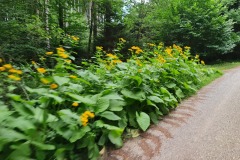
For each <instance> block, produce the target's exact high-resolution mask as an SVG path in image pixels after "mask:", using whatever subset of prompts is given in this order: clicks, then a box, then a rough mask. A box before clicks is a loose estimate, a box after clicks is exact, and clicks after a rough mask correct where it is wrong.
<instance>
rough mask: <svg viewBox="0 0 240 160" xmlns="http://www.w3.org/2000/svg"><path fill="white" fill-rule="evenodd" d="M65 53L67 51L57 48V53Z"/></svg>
mask: <svg viewBox="0 0 240 160" xmlns="http://www.w3.org/2000/svg"><path fill="white" fill-rule="evenodd" d="M64 51H65V49H63V48H62V47H59V48H57V52H64Z"/></svg>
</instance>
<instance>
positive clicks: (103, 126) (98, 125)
mask: <svg viewBox="0 0 240 160" xmlns="http://www.w3.org/2000/svg"><path fill="white" fill-rule="evenodd" d="M94 124H95V125H96V127H99V128H106V129H108V130H117V131H119V132H123V129H122V128H119V127H116V126H113V125H109V124H106V123H104V122H103V121H102V120H97V121H96V122H95V123H94Z"/></svg>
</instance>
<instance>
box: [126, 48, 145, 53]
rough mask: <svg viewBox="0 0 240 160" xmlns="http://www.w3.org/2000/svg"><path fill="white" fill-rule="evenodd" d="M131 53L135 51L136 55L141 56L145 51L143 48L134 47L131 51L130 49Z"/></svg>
mask: <svg viewBox="0 0 240 160" xmlns="http://www.w3.org/2000/svg"><path fill="white" fill-rule="evenodd" d="M129 50H130V51H134V52H135V53H136V54H140V53H142V52H143V50H142V49H141V48H139V47H138V46H132V47H131V49H129Z"/></svg>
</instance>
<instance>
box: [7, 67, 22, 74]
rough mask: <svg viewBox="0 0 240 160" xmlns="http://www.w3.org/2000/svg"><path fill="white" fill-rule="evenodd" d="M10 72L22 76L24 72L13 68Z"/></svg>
mask: <svg viewBox="0 0 240 160" xmlns="http://www.w3.org/2000/svg"><path fill="white" fill-rule="evenodd" d="M8 72H10V73H16V74H22V71H21V70H18V69H14V68H12V69H9V71H8Z"/></svg>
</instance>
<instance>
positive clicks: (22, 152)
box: [8, 142, 31, 160]
mask: <svg viewBox="0 0 240 160" xmlns="http://www.w3.org/2000/svg"><path fill="white" fill-rule="evenodd" d="M11 148H12V149H14V151H13V152H12V153H11V154H10V155H9V157H8V159H18V160H30V154H31V149H30V144H29V143H26V142H25V143H22V144H18V145H11Z"/></svg>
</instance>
